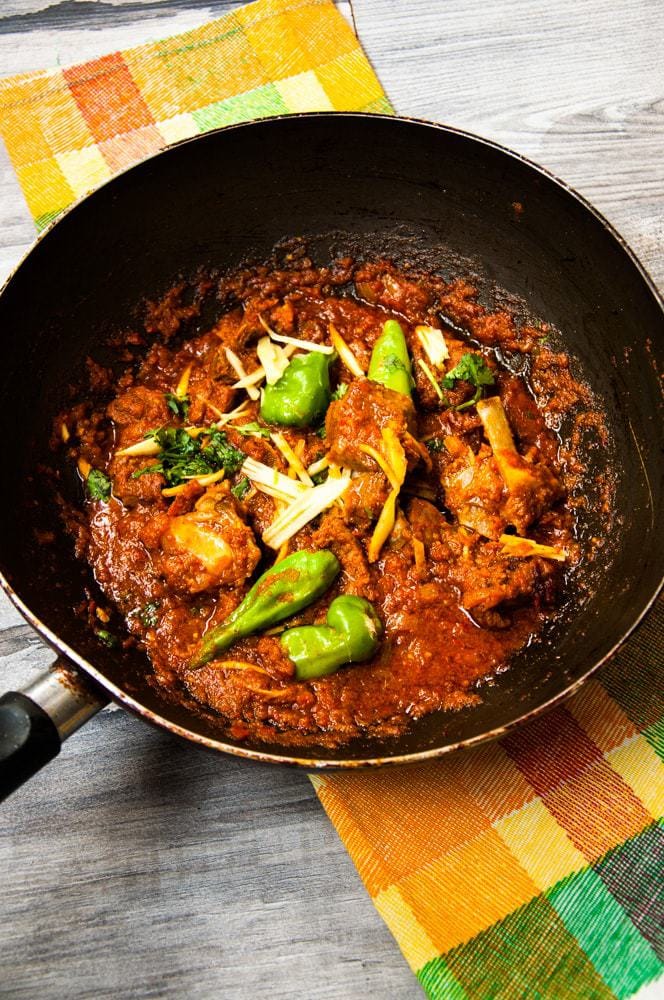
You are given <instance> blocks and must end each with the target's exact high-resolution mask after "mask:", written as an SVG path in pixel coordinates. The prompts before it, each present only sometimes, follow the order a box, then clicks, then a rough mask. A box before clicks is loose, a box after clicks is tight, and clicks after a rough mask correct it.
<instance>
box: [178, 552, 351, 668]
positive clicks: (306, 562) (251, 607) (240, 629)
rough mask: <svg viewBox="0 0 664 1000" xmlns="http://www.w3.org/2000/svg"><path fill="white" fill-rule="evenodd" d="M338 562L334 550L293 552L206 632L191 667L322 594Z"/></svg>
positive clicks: (265, 574) (270, 570)
mask: <svg viewBox="0 0 664 1000" xmlns="http://www.w3.org/2000/svg"><path fill="white" fill-rule="evenodd" d="M340 569H341V566H340V565H339V561H338V559H337V557H336V556H335V555H334V553H333V552H330V550H329V549H322V550H321V551H320V552H293V554H292V555H290V556H287V557H286V558H285V559H282V560H281V562H279V563H277V564H276V565H275V566H273V567H272V568H271V569H268V570H267V571H266V572H265V573H263V575H262V576H260V577H259V578H258V580H257V581H256V583H255V584H254V585H253V587H252V588H251V590H250V591H249V593H248V594H247V595H246V597H245V598H244V600H243V601H242V602H241V604H239V605H238V606H237V608H236V609H235V611H233V613H232V614H231V615H230V616H229V617H228V618H227V619H226V621H225V622H222V624H221V625H217V627H216V628H214V629H212V631H211V632H208V634H207V635H206V636H205V638H204V640H203V642H202V644H201V647H200V650H199V652H198V654H197V655H196V656H195V657H194V658H193V660H192V661H191V663H190V667H191V668H192V669H195V668H196V667H202V666H203V665H204V664H205V663H207V662H208V660H211V659H212V658H213V657H214V656H216V655H217V653H223V651H224V650H225V649H228V647H229V646H231V645H232V644H233V643H234V642H237V640H238V639H244V638H245V636H247V635H252V634H253V633H254V632H259V631H260V630H261V629H265V628H270V626H272V625H277V624H278V622H280V621H283V619H284V618H290V616H291V615H295V614H297V612H298V611H301V610H302V608H306V606H307V605H308V604H311V603H312V601H315V600H316V599H317V598H318V597H321V596H322V595H323V594H324V593H325V591H326V590H327V589H328V587H329V586H330V585H331V584H332V582H333V581H334V579H335V577H336V576H337V574H338V573H339V571H340Z"/></svg>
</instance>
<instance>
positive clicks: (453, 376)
mask: <svg viewBox="0 0 664 1000" xmlns="http://www.w3.org/2000/svg"><path fill="white" fill-rule="evenodd" d="M494 381H495V380H494V377H493V372H492V371H491V369H490V368H489V366H488V365H487V363H486V361H485V360H484V358H483V357H482V355H481V354H464V355H463V357H462V358H461V360H460V361H459V364H458V365H456V366H455V367H454V368H453V369H452V371H450V372H448V373H447V375H446V376H445V378H444V379H443V381H442V386H443V388H444V389H453V388H454V383H455V382H470V384H471V385H474V386H475V395H474V396H473V398H472V399H469V400H467V402H465V403H461V405H460V406H457V407H456V409H457V410H465V409H466V407H468V406H473V405H474V404H475V403H476V402H477V401H478V400H479V399H481V398H482V396H483V395H484V386H486V385H493V384H494Z"/></svg>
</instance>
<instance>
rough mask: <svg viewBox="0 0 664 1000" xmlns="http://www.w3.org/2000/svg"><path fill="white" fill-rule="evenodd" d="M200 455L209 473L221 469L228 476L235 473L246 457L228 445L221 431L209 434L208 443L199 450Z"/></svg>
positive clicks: (237, 449)
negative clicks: (207, 465) (207, 466)
mask: <svg viewBox="0 0 664 1000" xmlns="http://www.w3.org/2000/svg"><path fill="white" fill-rule="evenodd" d="M201 455H202V456H203V459H204V460H205V461H206V462H208V464H209V466H210V472H218V471H219V469H223V470H224V471H225V472H226V473H227V475H229V476H231V475H232V474H233V473H234V472H237V470H238V469H239V468H240V466H241V465H243V463H244V460H245V458H246V457H247V456H246V455H245V453H244V452H243V451H240V449H239V448H235V447H233V445H232V444H229V442H228V439H227V437H226V435H225V434H224V432H223V431H217V430H214V431H212V432H211V434H210V436H209V438H208V443H207V444H206V445H205V447H202V448H201Z"/></svg>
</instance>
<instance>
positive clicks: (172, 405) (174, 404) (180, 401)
mask: <svg viewBox="0 0 664 1000" xmlns="http://www.w3.org/2000/svg"><path fill="white" fill-rule="evenodd" d="M164 396H165V398H166V405H167V406H168V408H169V410H172V411H173V413H174V414H175V416H176V417H182V419H183V420H186V419H187V417H188V416H189V404H190V402H191V400H190V399H189V396H176V395H175V393H174V392H166V393H164Z"/></svg>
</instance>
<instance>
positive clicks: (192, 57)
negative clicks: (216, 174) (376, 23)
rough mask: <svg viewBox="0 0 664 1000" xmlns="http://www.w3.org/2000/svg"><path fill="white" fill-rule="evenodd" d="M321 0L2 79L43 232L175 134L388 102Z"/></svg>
mask: <svg viewBox="0 0 664 1000" xmlns="http://www.w3.org/2000/svg"><path fill="white" fill-rule="evenodd" d="M390 110H391V109H390V105H389V103H388V101H387V98H386V97H385V94H384V93H383V89H382V87H381V86H380V84H379V82H378V80H377V79H376V75H375V74H374V72H373V70H372V68H371V66H370V64H369V62H368V60H367V58H366V56H365V55H364V53H363V51H362V49H361V47H360V45H359V43H358V40H357V38H356V37H355V35H354V34H353V32H352V30H351V28H350V26H349V24H348V23H347V22H346V20H345V19H344V18H343V17H342V15H341V14H340V13H339V12H338V11H337V9H336V8H335V6H334V4H333V3H331V2H330V0H289V2H283V0H281V2H280V0H259V2H258V3H252V4H249V5H248V6H246V7H240V8H238V9H237V10H235V11H232V12H231V13H230V14H227V15H225V16H224V17H221V18H219V19H218V20H216V21H211V22H209V23H208V24H204V25H202V26H201V27H198V28H194V29H193V30H192V31H187V32H185V33H184V34H182V35H175V36H173V37H171V38H166V39H164V40H162V41H158V42H150V43H148V44H145V45H139V46H137V47H136V48H134V49H127V50H126V51H124V52H114V53H112V54H110V55H106V56H101V57H100V58H99V59H93V60H91V61H90V62H86V63H81V64H80V65H78V66H70V67H68V68H64V69H62V68H58V69H47V70H40V71H38V72H35V73H26V74H23V75H21V76H14V77H8V78H6V79H4V80H0V135H2V138H3V139H4V142H5V145H6V147H7V150H8V152H9V156H10V158H11V161H12V164H13V166H14V169H15V170H16V174H17V176H18V179H19V182H20V184H21V187H22V189H23V193H24V195H25V198H26V200H27V203H28V207H29V209H30V212H31V214H32V216H33V218H34V219H35V222H36V223H37V228H38V229H42V228H43V227H44V226H46V225H47V224H48V223H49V222H50V221H51V220H52V219H54V218H55V217H56V216H57V215H58V214H59V213H60V212H61V211H62V210H63V209H64V208H66V207H67V206H68V205H70V204H71V203H72V202H73V201H75V200H76V199H77V198H79V197H80V196H81V195H84V194H86V193H87V192H88V191H91V190H92V189H93V188H94V187H96V186H97V185H98V184H101V183H102V182H103V181H105V180H107V179H108V178H109V177H111V176H112V175H113V174H114V173H116V172H117V171H119V170H122V169H124V168H125V167H128V166H130V165H131V164H132V163H135V162H136V160H139V159H141V158H142V157H144V156H147V155H148V154H150V153H154V152H156V151H157V150H159V149H162V148H163V147H164V146H166V145H167V144H169V143H172V142H176V141H177V140H178V139H186V138H189V137H190V136H194V135H199V134H200V133H201V132H207V131H209V130H210V129H213V128H219V127H220V126H222V125H232V124H234V123H236V122H241V121H248V120H249V119H252V118H261V117H265V116H267V115H280V114H287V113H289V112H290V113H292V112H298V111H390Z"/></svg>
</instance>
